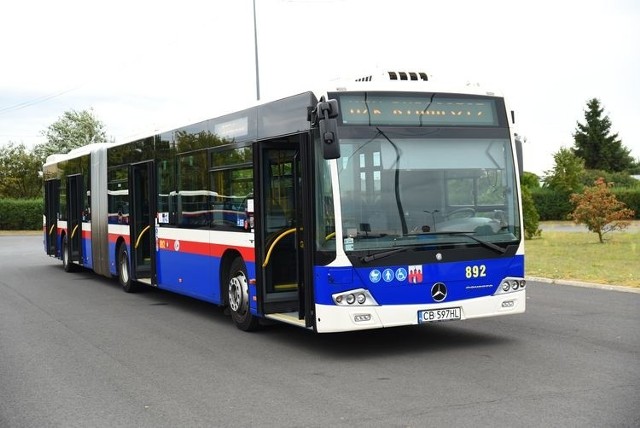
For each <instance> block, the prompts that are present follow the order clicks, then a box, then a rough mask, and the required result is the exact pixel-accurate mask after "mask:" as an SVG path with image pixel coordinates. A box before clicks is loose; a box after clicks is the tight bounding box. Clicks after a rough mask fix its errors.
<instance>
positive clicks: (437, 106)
mask: <svg viewBox="0 0 640 428" xmlns="http://www.w3.org/2000/svg"><path fill="white" fill-rule="evenodd" d="M339 99H340V114H341V115H342V123H343V125H369V126H375V125H379V126H401V125H402V126H405V125H410V126H433V125H439V126H447V125H448V126H498V120H497V115H496V106H495V100H493V99H490V98H477V99H475V98H435V99H432V98H431V97H415V96H413V97H408V96H405V97H402V96H389V95H376V94H361V95H360V94H358V95H353V94H349V95H346V94H345V95H340V97H339Z"/></svg>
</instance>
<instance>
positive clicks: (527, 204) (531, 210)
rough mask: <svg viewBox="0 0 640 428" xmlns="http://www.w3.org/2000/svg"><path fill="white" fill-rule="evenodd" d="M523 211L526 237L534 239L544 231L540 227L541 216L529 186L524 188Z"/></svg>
mask: <svg viewBox="0 0 640 428" xmlns="http://www.w3.org/2000/svg"><path fill="white" fill-rule="evenodd" d="M522 211H523V215H524V237H525V239H532V238H534V237H536V236H540V234H541V233H542V232H541V230H540V229H539V228H538V226H539V224H540V216H539V215H538V211H537V210H536V206H535V204H534V203H533V198H532V197H531V190H529V188H527V187H523V188H522Z"/></svg>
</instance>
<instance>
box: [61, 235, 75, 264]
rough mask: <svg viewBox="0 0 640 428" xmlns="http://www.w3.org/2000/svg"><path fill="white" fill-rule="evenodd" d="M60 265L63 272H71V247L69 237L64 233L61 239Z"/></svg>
mask: <svg viewBox="0 0 640 428" xmlns="http://www.w3.org/2000/svg"><path fill="white" fill-rule="evenodd" d="M62 267H63V268H64V271H65V272H73V271H74V266H73V263H72V262H71V247H70V246H69V239H68V238H67V235H64V238H63V239H62Z"/></svg>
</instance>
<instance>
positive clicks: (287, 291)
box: [254, 134, 313, 327]
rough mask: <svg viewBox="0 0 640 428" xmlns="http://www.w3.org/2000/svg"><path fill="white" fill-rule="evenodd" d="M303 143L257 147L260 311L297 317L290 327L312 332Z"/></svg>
mask: <svg viewBox="0 0 640 428" xmlns="http://www.w3.org/2000/svg"><path fill="white" fill-rule="evenodd" d="M307 141H308V138H307V136H306V134H305V135H298V136H293V137H289V138H287V139H279V140H271V141H266V142H260V143H258V145H259V148H260V149H259V150H258V154H257V160H256V162H257V165H258V168H257V170H258V175H257V177H256V183H257V184H256V189H255V190H256V191H255V192H254V193H255V196H256V276H257V280H258V284H259V286H258V290H257V293H258V299H259V306H261V307H260V309H261V311H262V312H263V313H264V314H267V315H268V314H282V315H286V316H287V317H292V318H293V317H295V319H297V320H299V321H298V322H294V323H297V324H301V325H304V326H306V327H311V326H312V322H313V319H312V318H311V317H309V316H308V311H307V309H306V308H307V304H306V301H307V299H306V296H309V294H311V292H310V289H311V287H310V285H311V282H310V280H309V279H308V277H309V275H310V272H311V267H310V263H311V261H310V255H309V254H310V253H309V252H308V251H306V250H305V247H307V246H306V245H305V242H304V240H305V236H306V235H307V233H306V232H305V230H306V231H309V230H312V228H311V226H310V223H309V226H307V223H308V222H309V219H307V217H309V215H306V214H305V213H307V212H308V213H311V210H310V209H309V208H308V206H307V204H303V200H302V199H303V198H304V197H305V196H304V195H305V194H307V193H308V192H307V191H306V190H305V187H304V186H303V184H304V181H303V174H302V165H303V162H302V157H303V156H304V155H303V152H302V151H301V146H303V144H304V143H305V142H307ZM306 197H310V195H308V194H307V195H306ZM308 248H313V246H312V245H309V246H308Z"/></svg>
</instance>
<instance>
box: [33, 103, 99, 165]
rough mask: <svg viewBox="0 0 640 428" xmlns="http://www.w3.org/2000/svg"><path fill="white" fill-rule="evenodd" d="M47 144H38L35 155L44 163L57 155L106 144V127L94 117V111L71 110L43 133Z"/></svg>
mask: <svg viewBox="0 0 640 428" xmlns="http://www.w3.org/2000/svg"><path fill="white" fill-rule="evenodd" d="M42 135H43V136H44V137H46V138H47V142H46V143H43V144H38V145H36V147H35V148H34V153H35V155H36V156H38V157H39V158H40V160H41V161H44V160H45V159H46V158H47V156H49V155H52V154H55V153H68V152H70V151H71V150H72V149H75V148H76V147H82V146H86V145H87V144H93V143H106V142H107V136H106V133H105V131H104V125H103V124H102V122H101V121H99V120H98V119H97V118H96V117H95V116H94V115H93V110H89V111H87V110H82V111H76V110H70V111H66V112H64V114H63V115H62V116H61V117H60V118H59V119H58V120H57V121H55V122H54V123H52V124H51V125H49V127H48V128H47V129H46V130H45V131H42Z"/></svg>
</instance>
